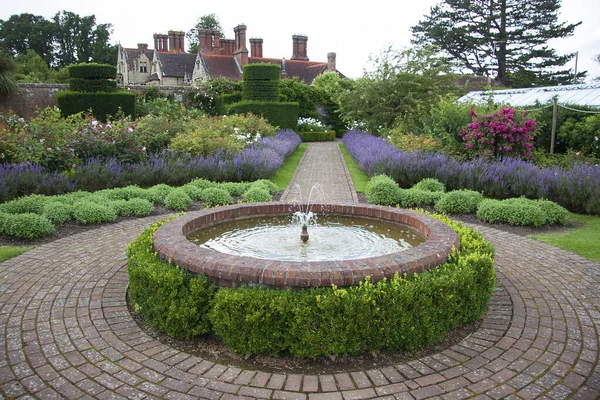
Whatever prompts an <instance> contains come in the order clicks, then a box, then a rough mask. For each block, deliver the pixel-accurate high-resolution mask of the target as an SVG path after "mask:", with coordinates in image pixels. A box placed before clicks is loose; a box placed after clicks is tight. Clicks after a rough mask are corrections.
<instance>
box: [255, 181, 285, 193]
mask: <svg viewBox="0 0 600 400" xmlns="http://www.w3.org/2000/svg"><path fill="white" fill-rule="evenodd" d="M256 186H262V187H264V188H265V189H267V191H268V192H269V193H270V194H275V193H277V192H278V191H279V188H277V185H276V184H275V183H274V182H273V181H270V180H268V179H259V180H257V181H254V182H252V183H251V185H250V187H256Z"/></svg>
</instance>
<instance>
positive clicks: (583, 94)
mask: <svg viewBox="0 0 600 400" xmlns="http://www.w3.org/2000/svg"><path fill="white" fill-rule="evenodd" d="M490 96H492V97H493V100H494V103H506V104H510V105H511V106H515V107H526V106H531V105H534V104H536V102H537V103H540V104H546V103H551V102H552V100H553V98H554V96H558V101H559V102H560V103H561V104H573V105H579V106H591V107H599V108H600V83H593V84H584V85H563V86H544V87H534V88H524V89H505V90H484V91H479V92H471V93H469V94H467V95H465V96H463V97H461V98H460V99H458V101H460V102H464V103H470V102H473V103H487V102H488V99H489V98H490Z"/></svg>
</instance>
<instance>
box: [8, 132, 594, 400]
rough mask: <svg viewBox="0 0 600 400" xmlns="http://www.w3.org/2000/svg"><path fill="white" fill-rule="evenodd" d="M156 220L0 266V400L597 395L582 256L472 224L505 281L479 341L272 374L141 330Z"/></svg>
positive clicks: (59, 243) (52, 246)
mask: <svg viewBox="0 0 600 400" xmlns="http://www.w3.org/2000/svg"><path fill="white" fill-rule="evenodd" d="M329 147H330V146H327V145H321V144H317V145H315V146H313V145H311V146H310V147H309V149H314V150H316V151H313V152H311V153H309V155H310V157H311V158H307V159H306V160H304V168H308V165H307V163H313V161H314V160H315V159H323V157H327V158H326V160H328V161H329V160H330V159H332V158H334V156H332V155H331V153H328V154H329V155H324V153H321V152H320V151H324V152H325V151H329V150H330V149H329ZM320 172H322V171H319V170H317V171H316V172H315V174H317V175H319V176H320V175H321V173H320ZM325 175H327V173H325ZM346 176H347V175H346ZM340 179H341V178H340ZM345 179H348V178H345ZM308 182H314V181H308ZM303 184H304V183H303ZM323 184H324V185H328V184H329V183H328V182H325V183H323ZM340 190H341V189H340ZM348 199H349V198H346V197H344V198H342V197H339V198H333V197H331V198H329V199H328V200H331V201H334V200H337V201H349V200H348ZM161 218H162V217H160V216H158V217H148V218H140V219H135V220H128V221H124V222H121V223H118V224H114V225H105V226H101V227H99V228H97V229H94V230H91V231H87V232H83V233H80V234H77V235H73V236H70V237H67V238H63V239H59V240H56V241H54V242H51V243H48V244H45V245H41V246H38V247H36V248H35V249H33V250H30V251H28V252H26V253H24V254H22V255H20V256H17V257H15V258H12V259H10V260H7V261H5V262H3V263H0V399H13V398H16V399H50V398H66V399H109V398H110V399H122V398H127V399H157V398H160V399H198V398H207V399H223V400H227V399H236V398H271V399H275V400H285V399H299V400H300V399H305V400H326V399H333V400H352V399H366V398H376V397H377V398H386V399H424V398H436V399H461V398H478V399H500V398H506V399H533V398H543V399H562V398H568V397H569V398H574V399H594V398H598V396H600V366H599V364H598V356H599V335H598V332H599V331H600V265H599V264H597V263H594V262H592V261H590V260H587V259H584V258H582V257H579V256H577V255H575V254H573V253H570V252H567V251H564V250H561V249H558V248H556V247H552V246H550V245H547V244H544V243H541V242H538V241H535V240H533V239H529V238H524V237H521V236H517V235H513V234H510V233H506V232H503V231H499V230H496V229H493V228H489V227H482V226H473V227H474V228H475V229H478V230H479V231H481V232H482V233H483V234H484V236H485V237H486V238H487V239H488V240H491V241H492V242H493V243H494V245H495V246H496V270H497V278H498V283H497V288H496V290H495V291H494V293H493V296H492V299H491V302H490V307H489V310H488V313H487V314H486V316H485V318H484V320H483V323H482V325H481V326H480V327H479V328H478V329H477V331H476V332H474V333H473V334H471V335H470V336H469V337H467V338H465V339H464V340H462V341H461V342H460V343H458V344H456V345H454V346H452V347H450V348H448V349H445V350H440V351H438V352H437V353H434V354H432V355H430V356H425V357H421V358H419V359H416V360H413V361H409V362H402V363H398V364H394V365H384V366H378V367H372V368H369V369H365V370H348V371H340V372H338V373H335V374H333V373H332V374H320V375H317V374H313V375H307V374H300V373H293V372H287V373H283V372H276V373H273V372H269V371H264V370H263V371H261V370H254V369H247V368H241V367H237V366H234V365H228V364H224V363H219V362H218V361H217V360H211V359H203V358H201V357H198V356H193V355H190V354H187V353H185V352H183V351H180V350H177V349H175V348H172V347H171V346H169V344H165V343H161V342H159V341H158V340H156V339H155V338H153V337H151V336H149V335H148V334H147V333H145V332H144V331H143V330H142V329H140V328H139V327H138V325H137V324H136V322H135V321H134V320H133V318H132V317H131V315H130V313H129V312H128V309H127V304H126V292H127V284H128V279H127V265H126V262H127V261H126V255H125V254H126V247H127V244H128V243H130V242H131V241H132V240H133V239H134V238H135V237H136V236H137V235H139V234H140V233H141V232H142V230H143V229H144V228H146V227H147V226H148V225H149V224H150V223H152V222H154V221H156V220H159V219H161Z"/></svg>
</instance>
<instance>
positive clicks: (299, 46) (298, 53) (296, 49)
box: [292, 35, 308, 61]
mask: <svg viewBox="0 0 600 400" xmlns="http://www.w3.org/2000/svg"><path fill="white" fill-rule="evenodd" d="M307 42H308V37H307V36H304V35H293V36H292V43H293V51H292V60H303V61H308V56H307Z"/></svg>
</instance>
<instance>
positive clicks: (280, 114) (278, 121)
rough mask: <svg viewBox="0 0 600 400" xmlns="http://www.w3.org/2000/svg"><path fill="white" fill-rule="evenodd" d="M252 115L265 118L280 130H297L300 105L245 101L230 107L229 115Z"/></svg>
mask: <svg viewBox="0 0 600 400" xmlns="http://www.w3.org/2000/svg"><path fill="white" fill-rule="evenodd" d="M246 113H252V114H255V115H259V116H262V117H265V118H266V119H267V120H268V121H269V123H270V124H271V125H274V126H278V127H279V129H292V130H294V131H295V130H296V128H297V125H298V103H277V102H272V101H252V100H245V101H241V102H238V103H234V104H232V105H230V106H229V108H228V114H246Z"/></svg>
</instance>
